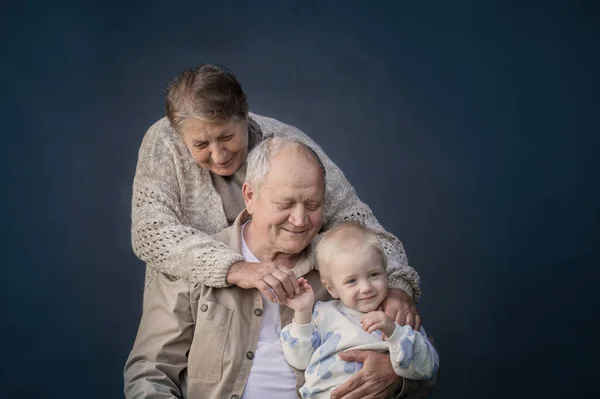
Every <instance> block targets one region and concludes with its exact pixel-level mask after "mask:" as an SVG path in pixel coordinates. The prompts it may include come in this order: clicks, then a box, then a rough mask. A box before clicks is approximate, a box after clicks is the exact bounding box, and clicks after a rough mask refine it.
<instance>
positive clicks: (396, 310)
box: [381, 288, 421, 331]
mask: <svg viewBox="0 0 600 399" xmlns="http://www.w3.org/2000/svg"><path fill="white" fill-rule="evenodd" d="M381 310H383V311H384V312H385V314H386V315H387V316H388V317H389V318H390V319H392V320H394V321H395V322H396V323H398V324H400V325H401V326H411V327H412V328H413V330H415V331H418V330H419V328H420V327H421V316H420V315H419V311H418V310H417V308H416V306H415V305H414V304H413V301H412V299H410V297H409V296H408V294H407V293H406V292H404V291H402V290H398V289H395V288H389V289H388V294H387V297H386V298H385V299H384V300H383V303H382V304H381Z"/></svg>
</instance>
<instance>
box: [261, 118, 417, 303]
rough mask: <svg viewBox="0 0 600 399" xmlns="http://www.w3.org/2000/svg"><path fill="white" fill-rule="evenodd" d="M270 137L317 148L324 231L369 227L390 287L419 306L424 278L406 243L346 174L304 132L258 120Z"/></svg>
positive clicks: (267, 120) (280, 123) (277, 123)
mask: <svg viewBox="0 0 600 399" xmlns="http://www.w3.org/2000/svg"><path fill="white" fill-rule="evenodd" d="M257 121H259V124H260V125H261V127H262V129H263V131H264V132H265V133H266V135H267V136H268V135H274V136H288V137H295V138H297V139H299V140H301V141H302V142H304V143H305V144H307V145H309V146H310V147H311V148H313V149H314V150H315V151H316V153H317V154H318V155H319V158H320V159H321V161H322V162H323V165H324V166H325V170H326V192H325V215H324V223H323V229H322V230H323V231H326V230H328V229H331V228H332V227H334V226H336V225H338V224H340V223H344V222H347V221H353V222H357V223H360V224H362V225H364V226H366V227H369V228H370V229H372V230H373V231H375V233H376V234H377V235H378V237H379V240H380V241H381V244H382V246H383V249H384V251H385V254H386V256H387V260H388V269H387V274H388V285H389V286H390V287H391V288H397V289H401V290H402V291H404V292H406V293H407V294H408V295H409V296H410V297H411V298H412V299H413V301H414V302H415V303H416V302H418V300H419V298H420V297H421V288H420V287H419V284H420V278H419V274H418V273H417V271H416V270H415V269H413V268H412V267H410V266H409V265H408V259H407V257H406V252H405V250H404V246H403V245H402V242H400V240H399V239H398V238H397V237H396V236H394V235H393V234H391V233H389V232H388V231H386V230H385V229H384V228H383V227H382V226H381V224H380V223H379V221H378V220H377V218H376V217H375V215H373V212H372V211H371V208H370V207H369V206H368V205H367V204H365V203H364V202H362V201H361V200H360V199H359V198H358V196H357V195H356V192H355V190H354V187H352V185H351V184H350V182H349V181H348V180H347V179H346V177H345V175H344V173H343V172H342V171H341V170H340V168H338V167H337V165H336V164H335V163H333V161H331V159H329V157H328V156H327V155H326V154H325V152H323V150H322V149H321V147H319V146H318V145H317V144H316V143H315V142H314V141H313V140H312V139H311V138H310V137H308V136H307V135H306V134H305V133H303V132H302V131H301V130H299V129H297V128H295V127H293V126H290V125H286V124H284V123H282V122H279V121H276V120H275V119H271V118H265V117H257Z"/></svg>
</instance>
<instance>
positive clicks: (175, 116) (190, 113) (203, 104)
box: [165, 64, 248, 131]
mask: <svg viewBox="0 0 600 399" xmlns="http://www.w3.org/2000/svg"><path fill="white" fill-rule="evenodd" d="M165 103H166V113H167V119H168V120H169V123H170V124H171V126H172V127H173V129H175V130H176V131H180V130H181V126H182V123H183V122H184V121H185V120H186V119H191V118H193V119H198V120H200V121H202V122H206V123H222V122H227V121H229V120H231V119H236V120H239V121H243V122H245V121H246V120H247V117H248V101H247V100H246V94H245V93H244V91H243V90H242V86H241V85H240V82H239V81H238V80H237V78H236V77H235V75H234V74H233V72H232V71H230V70H229V69H227V68H226V67H224V66H222V65H217V64H200V65H198V66H197V67H196V68H193V69H186V70H185V71H183V72H181V73H180V74H179V75H178V76H176V77H175V78H173V79H171V80H170V81H169V83H168V85H167V88H166V98H165Z"/></svg>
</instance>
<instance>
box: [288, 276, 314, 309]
mask: <svg viewBox="0 0 600 399" xmlns="http://www.w3.org/2000/svg"><path fill="white" fill-rule="evenodd" d="M298 287H299V288H300V293H299V294H296V295H295V296H294V298H292V299H289V298H288V299H287V303H286V305H287V306H288V307H289V308H290V309H294V310H295V311H296V312H312V308H313V305H314V304H315V293H314V292H313V289H312V287H311V286H310V284H309V283H308V281H306V279H305V278H304V277H300V278H299V279H298Z"/></svg>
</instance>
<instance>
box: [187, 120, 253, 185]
mask: <svg viewBox="0 0 600 399" xmlns="http://www.w3.org/2000/svg"><path fill="white" fill-rule="evenodd" d="M181 134H182V137H183V141H184V143H185V145H186V147H187V148H188V150H189V151H190V153H191V154H192V156H193V157H194V159H195V160H196V162H197V163H198V165H200V166H201V167H203V168H206V169H210V171H211V172H213V173H216V174H218V175H220V176H231V175H232V174H234V173H235V172H236V171H237V170H238V169H239V168H240V166H242V164H243V163H244V162H245V161H246V156H247V155H248V125H247V124H246V123H245V122H239V121H237V120H230V121H227V122H223V123H206V122H201V121H199V120H197V119H187V120H185V121H184V122H183V124H182V129H181Z"/></svg>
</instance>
